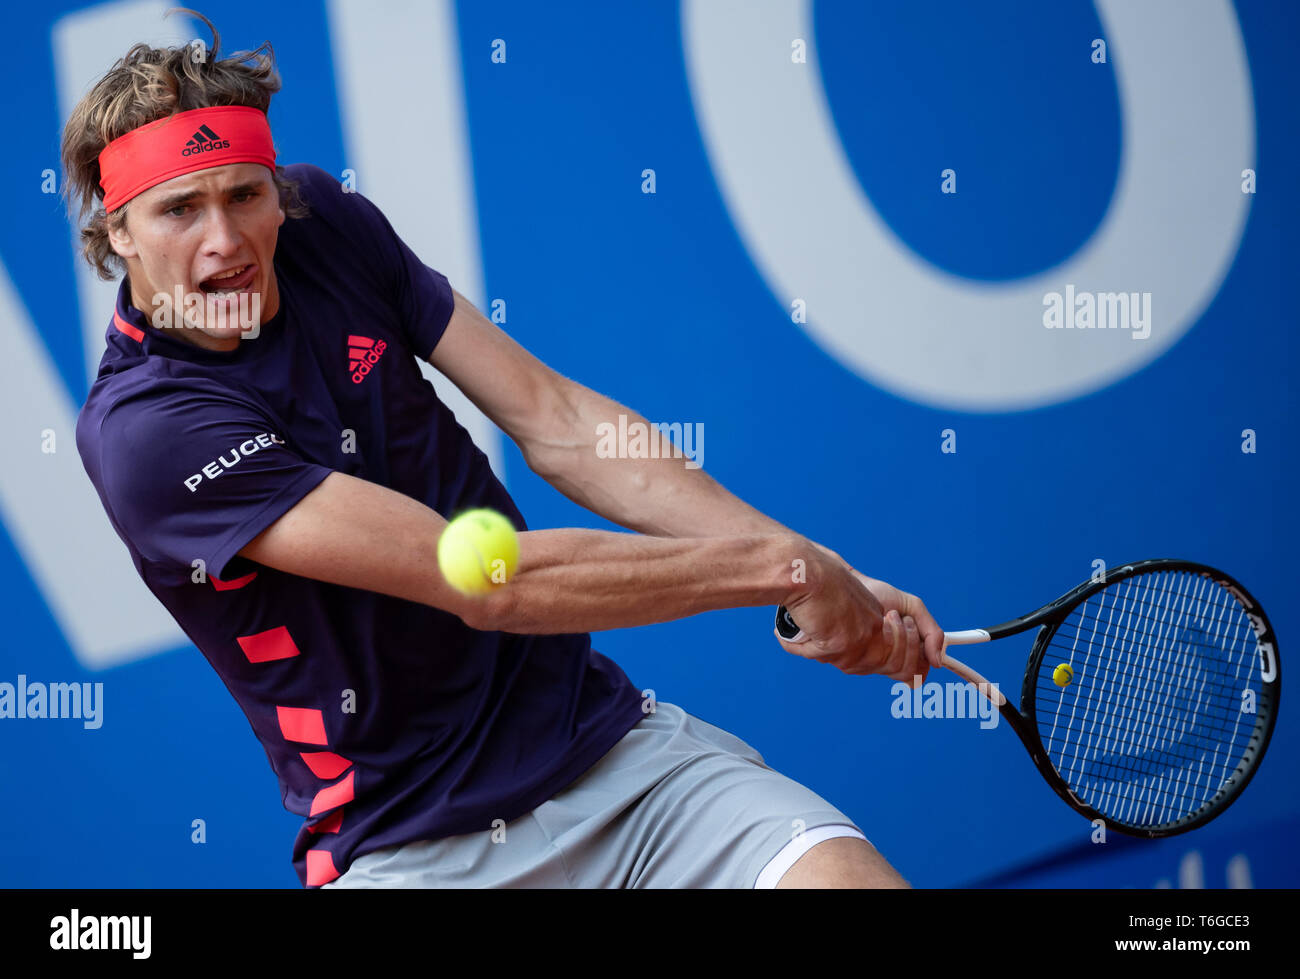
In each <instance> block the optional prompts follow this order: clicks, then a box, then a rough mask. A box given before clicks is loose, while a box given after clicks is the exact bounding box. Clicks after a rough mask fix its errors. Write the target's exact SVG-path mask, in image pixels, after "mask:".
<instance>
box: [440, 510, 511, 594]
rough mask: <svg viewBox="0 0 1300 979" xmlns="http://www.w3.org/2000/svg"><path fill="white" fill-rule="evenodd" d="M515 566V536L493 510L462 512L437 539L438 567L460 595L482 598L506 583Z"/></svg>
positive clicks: (499, 515)
mask: <svg viewBox="0 0 1300 979" xmlns="http://www.w3.org/2000/svg"><path fill="white" fill-rule="evenodd" d="M518 564H519V536H518V535H517V534H516V533H515V528H514V526H513V525H512V524H511V523H510V521H509V520H507V519H506V518H505V517H504V516H502V515H501V514H499V513H497V512H496V511H495V510H488V509H478V510H466V511H465V512H464V513H462V514H460V515H459V516H458V517H456V519H454V520H452V521H451V522H450V523H449V524H447V527H446V529H444V530H443V532H442V536H441V537H439V538H438V568H439V570H441V571H442V576H443V577H444V578H446V579H447V583H448V584H449V585H451V587H453V588H455V589H456V590H457V591H458V592H461V593H462V594H464V595H484V594H486V593H487V592H490V591H492V590H493V589H494V588H499V587H500V586H502V585H504V584H505V583H506V582H508V581H509V580H510V578H511V576H512V575H513V574H514V573H515V567H516V565H518Z"/></svg>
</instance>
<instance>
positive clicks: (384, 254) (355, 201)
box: [294, 165, 456, 360]
mask: <svg viewBox="0 0 1300 979" xmlns="http://www.w3.org/2000/svg"><path fill="white" fill-rule="evenodd" d="M294 172H295V174H299V173H300V174H301V175H302V176H303V177H304V178H306V182H307V183H308V185H309V188H310V189H311V190H312V191H313V192H314V193H313V194H312V197H313V204H314V208H315V209H316V210H317V212H318V214H319V215H320V216H322V217H324V218H325V220H326V221H328V222H330V223H333V224H335V225H336V226H337V228H338V230H339V232H340V234H342V235H343V237H344V238H345V239H346V240H347V241H348V242H349V243H350V244H351V245H352V247H353V248H354V249H355V254H356V260H357V265H358V266H359V267H361V268H363V269H365V270H367V271H368V272H369V274H370V278H371V280H372V281H373V282H374V284H375V286H376V288H377V289H378V290H379V291H380V293H381V294H382V295H383V296H384V297H385V298H386V299H387V300H388V301H389V302H391V303H392V304H393V306H394V308H395V310H396V313H397V316H398V319H399V321H400V324H401V328H402V331H403V333H404V334H405V336H406V339H407V342H408V343H409V345H410V347H411V351H412V352H413V353H414V354H415V355H416V356H417V357H419V358H420V359H422V360H428V359H429V356H430V355H431V354H432V353H433V350H434V348H435V347H437V345H438V341H439V340H440V339H442V335H443V333H444V332H446V329H447V324H448V323H449V322H450V321H451V314H452V312H453V310H454V309H455V306H456V297H455V296H454V295H453V294H452V289H451V283H450V282H448V281H447V277H446V276H445V275H443V274H442V273H441V272H438V271H437V270H435V269H432V268H430V267H429V266H427V265H425V264H424V263H423V262H422V261H420V258H419V257H418V256H417V255H416V254H415V252H413V251H412V250H411V249H410V247H409V246H408V245H407V244H406V242H404V241H403V240H402V239H401V238H400V237H399V236H398V234H397V232H396V231H394V230H393V226H392V224H391V223H389V220H388V218H387V217H386V216H385V215H384V213H383V211H381V210H380V209H379V208H378V207H377V206H376V205H375V204H374V203H373V202H372V201H370V200H369V199H368V198H366V197H364V196H363V195H361V194H358V193H344V192H343V189H342V187H341V185H340V184H339V182H338V181H337V180H335V179H334V177H333V176H331V175H330V174H328V173H326V172H325V171H324V170H321V169H320V168H319V167H308V166H305V165H304V166H301V167H295V168H294Z"/></svg>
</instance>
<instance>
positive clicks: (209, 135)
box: [99, 105, 275, 211]
mask: <svg viewBox="0 0 1300 979" xmlns="http://www.w3.org/2000/svg"><path fill="white" fill-rule="evenodd" d="M227 163H260V164H262V165H263V166H265V167H269V168H270V169H271V170H272V171H274V170H275V146H274V145H273V144H272V143H271V125H270V123H268V122H267V121H266V113H264V112H262V111H261V110H260V109H254V108H252V107H250V106H246V105H219V106H210V107H208V108H205V109H190V110H189V111H188V112H178V113H176V114H175V115H171V116H168V117H167V118H166V119H159V120H158V121H156V122H150V123H146V124H145V125H143V126H140V127H139V128H138V129H132V130H131V131H130V132H129V133H127V134H125V135H124V136H119V137H118V138H117V139H115V140H113V142H111V143H109V144H108V145H107V146H106V147H104V150H103V152H101V153H100V154H99V174H100V177H99V185H100V186H101V187H103V188H104V210H105V211H115V210H117V208H119V207H121V206H122V205H123V204H125V203H126V202H127V201H129V200H131V198H133V197H135V196H137V195H138V194H142V193H144V192H145V191H146V190H148V189H149V188H150V187H156V186H157V185H158V184H160V183H162V182H163V181H165V180H171V179H172V178H173V177H180V176H183V175H184V174H187V173H193V172H194V171H195V170H207V169H209V168H211V167H221V166H225V165H226V164H227Z"/></svg>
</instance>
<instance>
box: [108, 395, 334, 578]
mask: <svg viewBox="0 0 1300 979" xmlns="http://www.w3.org/2000/svg"><path fill="white" fill-rule="evenodd" d="M99 441H100V444H99V460H100V466H99V471H100V474H101V480H102V487H101V492H102V494H103V496H104V500H105V503H106V504H107V505H108V507H109V510H110V512H111V513H112V514H113V516H114V517H115V519H116V520H117V522H118V525H119V526H120V527H121V528H122V530H123V533H124V534H125V535H126V537H127V538H128V540H129V541H130V542H131V544H132V545H133V546H134V547H135V549H136V550H137V551H139V552H140V554H141V555H142V556H144V557H145V558H147V559H149V560H151V561H153V562H155V563H161V564H166V565H173V566H177V567H183V568H186V569H189V568H192V567H193V566H194V561H195V560H196V559H201V560H203V561H204V563H205V565H206V567H207V570H208V573H209V574H211V575H215V576H216V577H218V578H221V577H224V572H225V569H226V565H227V564H228V563H229V562H230V561H231V560H232V559H233V558H234V557H235V556H236V555H237V554H238V553H239V551H240V550H241V549H242V548H243V547H244V545H246V544H247V543H248V542H249V541H251V540H252V539H253V538H254V537H256V536H257V535H258V534H260V533H261V532H262V531H263V530H265V529H266V528H267V527H269V526H270V525H271V524H273V523H274V522H275V521H276V520H278V519H279V518H280V517H281V516H283V515H284V514H285V513H287V512H288V511H289V510H290V509H292V508H293V506H294V505H295V504H296V503H297V502H298V501H299V500H301V499H302V498H303V497H304V496H306V495H307V494H308V493H309V492H311V490H312V489H314V488H315V487H316V486H317V485H318V484H319V483H320V482H321V481H322V480H323V479H324V478H325V477H326V476H328V475H329V474H330V472H331V470H330V469H328V468H327V467H325V466H320V465H317V464H315V463H312V462H308V461H306V460H304V459H303V458H301V457H300V456H299V455H298V454H297V453H296V452H294V451H293V449H292V448H291V447H290V446H289V445H288V444H287V443H286V442H285V439H284V437H283V435H282V433H281V432H279V431H277V430H276V428H275V426H274V425H273V424H271V423H270V421H269V419H268V418H267V416H266V415H265V414H264V413H262V412H261V411H259V410H257V408H256V407H255V406H253V405H250V404H246V403H244V402H242V401H240V400H239V399H238V398H237V397H235V396H233V395H232V396H229V397H226V396H222V395H218V394H212V393H199V392H194V393H191V392H174V393H173V394H171V395H170V396H167V397H148V398H136V399H132V400H130V401H127V402H125V403H123V404H119V405H117V406H115V407H114V408H113V409H112V410H111V411H109V412H108V414H107V415H106V416H105V418H104V421H103V424H102V426H101V428H100V440H99Z"/></svg>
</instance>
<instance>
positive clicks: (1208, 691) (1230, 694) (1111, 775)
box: [776, 558, 1281, 837]
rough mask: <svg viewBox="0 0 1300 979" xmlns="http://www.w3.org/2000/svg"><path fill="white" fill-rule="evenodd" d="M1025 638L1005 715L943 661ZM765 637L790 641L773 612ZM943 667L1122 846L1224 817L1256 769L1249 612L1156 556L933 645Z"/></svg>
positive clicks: (1263, 683)
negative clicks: (1017, 686)
mask: <svg viewBox="0 0 1300 979" xmlns="http://www.w3.org/2000/svg"><path fill="white" fill-rule="evenodd" d="M1034 627H1037V628H1038V634H1037V636H1036V637H1035V639H1034V646H1033V649H1032V651H1031V652H1030V654H1029V663H1028V666H1027V667H1026V668H1025V679H1024V684H1023V686H1022V688H1021V692H1020V707H1019V709H1017V708H1016V707H1015V706H1014V705H1012V704H1011V702H1010V701H1008V700H1007V698H1006V697H1005V696H1004V695H1003V694H1002V693H1001V692H1000V691H998V689H997V688H996V687H993V686H992V685H990V684H989V683H988V681H987V680H985V679H984V677H982V676H981V675H980V674H979V673H977V672H975V670H972V669H971V668H970V667H969V666H967V665H965V664H964V663H961V662H959V661H958V660H955V659H953V658H952V657H950V656H948V655H947V648H948V646H953V645H959V644H963V643H981V642H988V641H990V640H993V639H1003V638H1005V637H1007V636H1014V635H1016V634H1017V633H1021V632H1025V631H1027V630H1029V629H1032V628H1034ZM776 628H777V633H778V635H780V636H781V638H783V639H786V640H788V641H795V642H797V641H799V639H800V638H801V637H802V636H803V633H802V631H801V630H800V629H799V626H798V625H797V624H796V623H795V621H794V619H793V618H791V616H790V613H789V612H787V611H786V609H785V607H784V606H782V607H781V608H779V609H778V610H777V616H776ZM1062 664H1064V666H1065V667H1068V669H1069V671H1070V674H1071V675H1070V676H1069V677H1068V680H1067V675H1066V673H1065V670H1064V669H1058V667H1062ZM943 665H944V667H945V668H946V669H948V670H951V671H952V672H953V673H955V674H957V675H958V676H959V677H961V678H962V679H963V680H965V681H967V682H968V683H973V684H976V685H977V688H978V689H979V690H980V691H981V693H983V694H984V695H985V696H987V697H988V699H989V700H990V701H992V702H993V703H994V704H995V705H996V706H997V708H998V710H999V712H1000V714H1001V716H1002V717H1003V718H1004V719H1005V720H1006V721H1007V723H1008V724H1010V725H1011V729H1012V730H1013V731H1015V732H1016V734H1017V735H1018V736H1019V738H1020V740H1021V742H1022V743H1023V744H1024V746H1025V748H1026V749H1028V751H1029V756H1030V757H1031V758H1032V759H1033V761H1034V764H1035V765H1036V766H1037V767H1038V771H1039V772H1040V773H1041V774H1042V776H1043V778H1045V779H1046V780H1047V783H1048V784H1049V785H1050V786H1051V787H1052V788H1053V789H1055V790H1056V794H1057V795H1059V796H1060V797H1061V798H1062V799H1064V800H1065V801H1066V803H1068V804H1069V805H1070V806H1071V807H1072V808H1073V809H1075V810H1076V811H1077V812H1079V813H1081V814H1082V815H1084V816H1086V817H1088V819H1090V820H1095V819H1101V820H1104V821H1105V824H1106V826H1107V827H1108V828H1111V829H1115V830H1117V831H1119V832H1121V833H1126V834H1128V835H1130V836H1142V837H1158V836H1172V835H1174V834H1176V833H1185V832H1187V831H1188V830H1192V829H1196V828H1197V827H1199V826H1204V825H1205V824H1206V823H1208V822H1209V821H1210V820H1212V819H1214V818H1215V817H1216V816H1218V815H1219V814H1220V813H1222V812H1223V811H1224V810H1225V809H1227V808H1228V806H1230V805H1231V804H1232V803H1233V801H1235V800H1236V798H1237V797H1238V796H1239V795H1241V792H1242V790H1243V789H1244V788H1245V787H1246V785H1247V784H1248V783H1249V782H1250V780H1251V777H1252V776H1253V775H1254V774H1255V772H1256V770H1257V769H1258V768H1259V764H1260V762H1261V761H1262V760H1263V758H1264V750H1265V749H1266V748H1267V747H1268V741H1269V738H1270V737H1271V735H1272V733H1273V724H1274V722H1275V721H1276V720H1277V710H1278V698H1279V695H1280V694H1281V669H1280V664H1279V662H1278V651H1277V640H1276V638H1275V637H1274V635H1273V627H1272V626H1271V625H1270V624H1269V621H1268V617H1267V616H1266V615H1265V614H1264V610H1263V608H1261V607H1260V605H1259V603H1258V602H1257V601H1255V599H1254V598H1252V597H1251V595H1250V593H1249V592H1247V591H1246V589H1245V588H1243V587H1242V586H1241V584H1240V583H1238V582H1237V581H1236V580H1234V579H1233V578H1232V577H1231V576H1229V575H1227V574H1225V573H1224V572H1222V571H1219V570H1217V569H1215V568H1211V567H1207V566H1206V565H1203V564H1196V563H1194V562H1191V561H1180V560H1174V559H1169V558H1160V559H1155V560H1150V561H1138V562H1136V563H1134V564H1126V565H1124V566H1123V567H1121V568H1119V569H1117V570H1114V571H1111V572H1110V573H1109V574H1107V575H1106V576H1105V577H1104V579H1102V580H1100V581H1093V580H1089V581H1085V582H1084V583H1083V584H1081V585H1079V586H1078V587H1077V588H1074V589H1073V590H1071V591H1070V592H1068V593H1066V594H1065V595H1062V596H1061V597H1060V598H1058V599H1057V600H1056V601H1054V602H1051V603H1050V604H1048V605H1044V606H1043V607H1042V608H1040V609H1039V610H1038V611H1037V612H1031V613H1030V614H1029V615H1025V616H1022V617H1020V618H1018V619H1012V620H1011V621H1009V622H1004V623H1002V624H1001V625H995V626H993V627H991V628H988V629H969V630H967V631H965V632H947V633H944V658H943Z"/></svg>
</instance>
